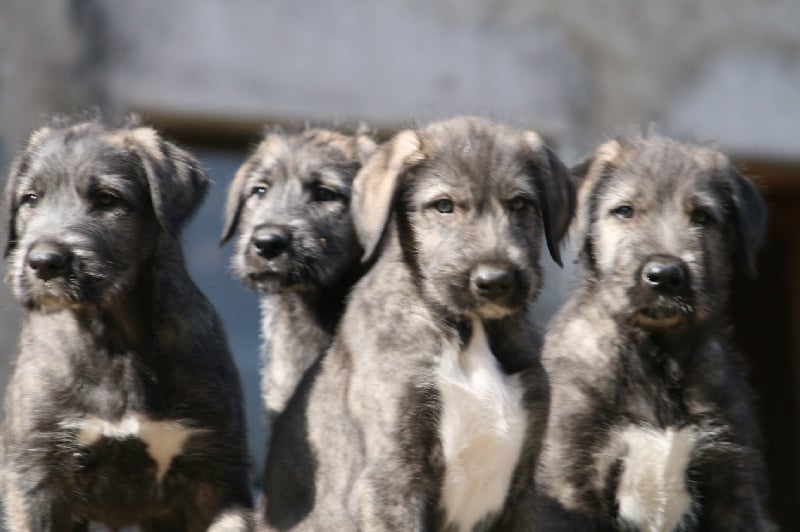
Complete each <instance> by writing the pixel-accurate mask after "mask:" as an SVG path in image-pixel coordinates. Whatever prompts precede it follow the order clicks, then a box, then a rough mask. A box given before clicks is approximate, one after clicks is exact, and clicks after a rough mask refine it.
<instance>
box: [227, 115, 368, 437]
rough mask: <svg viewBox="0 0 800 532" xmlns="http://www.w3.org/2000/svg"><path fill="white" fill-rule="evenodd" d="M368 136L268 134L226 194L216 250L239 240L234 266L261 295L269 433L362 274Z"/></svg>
mask: <svg viewBox="0 0 800 532" xmlns="http://www.w3.org/2000/svg"><path fill="white" fill-rule="evenodd" d="M374 149H375V143H374V142H373V141H372V139H370V138H369V137H368V136H367V135H363V134H356V135H347V134H344V133H341V132H338V131H333V130H330V129H323V128H313V129H307V130H305V131H302V132H299V133H283V132H278V131H271V132H269V133H267V134H266V136H265V138H264V140H263V141H262V142H261V143H260V144H259V146H258V147H257V148H256V150H255V152H254V153H253V154H252V155H251V156H250V157H249V158H248V159H247V161H246V162H245V163H244V164H243V165H242V166H241V168H240V169H239V170H238V171H237V173H236V177H235V178H234V180H233V182H232V183H231V186H230V189H229V191H228V201H227V206H226V209H225V224H224V225H225V227H224V229H223V234H222V239H221V241H222V243H225V242H227V241H228V240H229V239H230V238H232V237H233V235H234V233H236V232H237V231H238V233H239V238H238V239H237V241H236V251H235V254H234V257H233V267H234V269H235V271H236V273H237V274H238V275H239V277H240V279H241V280H242V282H244V283H245V284H246V285H248V286H250V287H253V288H255V289H256V290H258V291H259V292H260V293H261V314H262V316H261V317H262V325H261V335H262V338H263V342H264V343H263V345H262V349H261V354H262V358H263V360H264V363H265V367H264V370H263V377H262V397H263V402H264V406H265V407H266V410H267V418H268V421H269V422H270V424H271V423H272V421H273V420H274V418H275V417H276V416H277V415H278V414H279V413H280V412H281V411H283V408H284V406H285V405H286V401H288V400H289V397H291V395H292V393H293V392H294V389H295V387H296V386H297V383H298V382H299V381H300V379H301V378H302V376H303V374H304V373H305V371H306V370H307V369H308V367H309V366H311V364H312V363H313V362H314V360H316V359H317V357H319V355H320V354H321V353H322V352H323V351H324V350H325V349H327V348H328V346H329V345H330V343H331V339H332V338H333V332H334V330H335V328H336V325H337V323H338V322H339V319H340V318H341V315H342V313H343V312H344V304H345V298H346V296H347V294H348V293H349V292H350V289H351V288H352V286H353V284H354V283H355V282H356V281H357V280H358V278H359V277H360V275H361V274H362V273H363V270H364V268H363V267H362V266H361V264H360V259H361V254H362V249H361V246H360V245H359V243H358V239H357V238H356V234H355V229H354V228H353V221H352V218H351V214H350V190H351V187H352V182H353V178H354V177H355V175H356V172H358V170H359V169H360V168H361V165H362V163H363V162H364V160H365V159H366V158H367V157H369V155H370V154H371V153H372V152H373V151H374Z"/></svg>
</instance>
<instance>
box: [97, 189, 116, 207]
mask: <svg viewBox="0 0 800 532" xmlns="http://www.w3.org/2000/svg"><path fill="white" fill-rule="evenodd" d="M118 203H119V198H118V197H117V196H115V195H114V194H111V193H109V192H100V193H98V194H97V195H95V197H94V204H95V206H97V207H100V208H103V209H107V208H109V207H113V206H114V205H117V204H118Z"/></svg>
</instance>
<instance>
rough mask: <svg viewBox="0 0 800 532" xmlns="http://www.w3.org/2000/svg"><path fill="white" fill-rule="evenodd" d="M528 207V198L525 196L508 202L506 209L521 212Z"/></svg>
mask: <svg viewBox="0 0 800 532" xmlns="http://www.w3.org/2000/svg"><path fill="white" fill-rule="evenodd" d="M528 205H530V201H529V200H528V198H526V197H525V196H517V197H516V198H514V199H512V200H511V201H510V202H509V204H508V208H509V209H511V210H512V211H521V210H524V209H525V208H526V207H527V206H528Z"/></svg>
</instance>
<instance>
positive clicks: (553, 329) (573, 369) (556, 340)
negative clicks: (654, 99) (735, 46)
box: [538, 135, 770, 531]
mask: <svg viewBox="0 0 800 532" xmlns="http://www.w3.org/2000/svg"><path fill="white" fill-rule="evenodd" d="M574 176H575V179H576V180H577V182H579V183H580V188H579V193H578V198H579V207H578V213H577V215H576V221H575V227H574V234H575V237H576V239H577V243H578V244H579V245H580V246H581V249H580V259H579V264H580V284H579V286H578V287H577V289H576V290H575V292H574V293H573V295H572V296H571V298H570V299H569V301H568V302H567V304H566V305H565V306H564V308H563V309H562V310H561V311H560V312H559V313H558V314H557V316H556V317H555V318H554V320H553V322H552V324H551V325H550V326H549V329H548V332H547V334H546V336H545V346H544V351H543V361H544V364H545V367H546V369H547V372H548V375H549V376H550V382H551V393H552V403H551V414H550V421H549V424H548V429H547V437H546V442H545V449H544V451H543V452H542V455H541V463H540V468H539V474H538V480H539V484H540V487H541V488H542V491H543V497H542V498H541V500H540V503H541V505H540V512H539V513H540V515H541V516H542V519H543V528H544V529H546V530H607V529H621V530H646V531H669V530H720V531H732V530H741V531H745V530H747V531H755V530H765V529H768V528H769V526H770V525H769V520H768V518H767V516H766V514H765V510H764V506H763V497H762V494H763V492H764V482H763V478H762V476H761V465H760V456H759V453H758V451H757V449H756V434H757V433H758V427H757V423H756V420H755V419H754V415H753V410H752V406H751V404H750V403H751V394H750V391H749V390H748V387H747V384H746V381H745V378H744V376H743V372H742V365H741V363H740V360H739V357H738V356H737V355H736V354H735V353H734V352H733V350H732V348H731V345H730V338H729V327H728V326H727V325H726V322H725V309H726V304H727V301H728V296H729V294H728V284H729V281H730V277H731V275H732V271H733V268H734V263H735V259H736V258H737V257H738V259H739V261H740V262H741V264H742V265H743V267H744V268H745V269H746V271H748V272H750V273H751V274H754V270H755V260H756V251H757V249H758V247H759V245H760V243H761V241H762V238H763V233H764V229H765V217H766V214H765V208H764V205H763V201H762V199H761V197H760V196H759V194H758V192H757V191H756V189H755V188H754V186H753V185H752V183H750V182H749V181H748V180H747V179H745V178H744V177H742V176H741V175H739V174H738V173H737V172H736V170H735V169H734V168H733V166H732V165H731V163H730V161H729V160H728V159H727V158H726V157H725V156H724V155H723V154H722V153H720V152H719V151H716V150H715V149H712V148H709V147H704V146H697V145H691V144H685V143H681V142H678V141H675V140H670V139H667V138H662V137H658V136H655V135H630V136H627V137H621V138H619V139H617V140H612V141H609V142H608V143H606V144H604V145H603V146H601V147H600V148H599V149H598V150H597V151H596V153H595V154H594V155H593V156H591V157H590V158H588V159H587V160H586V161H584V162H583V163H582V164H580V165H578V166H577V167H576V168H575V169H574Z"/></svg>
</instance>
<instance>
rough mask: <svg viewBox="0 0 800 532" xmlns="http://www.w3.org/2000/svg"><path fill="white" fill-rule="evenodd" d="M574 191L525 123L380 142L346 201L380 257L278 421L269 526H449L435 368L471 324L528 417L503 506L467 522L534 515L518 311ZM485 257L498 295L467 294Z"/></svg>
mask: <svg viewBox="0 0 800 532" xmlns="http://www.w3.org/2000/svg"><path fill="white" fill-rule="evenodd" d="M441 199H449V200H452V204H451V206H452V207H453V212H452V213H446V212H439V211H438V209H444V211H447V210H448V209H449V206H448V205H447V204H446V203H439V200H441ZM573 199H574V195H573V193H572V189H571V186H570V183H569V180H568V178H567V174H566V169H565V168H564V167H563V165H562V164H561V163H560V161H558V159H557V158H556V157H555V156H554V155H553V153H552V152H551V151H550V150H549V149H547V148H546V147H545V146H544V145H543V144H542V143H541V140H540V139H539V137H538V136H537V135H536V134H535V133H532V132H522V131H517V130H514V129H511V128H508V127H505V126H502V125H499V124H495V123H492V122H489V121H486V120H482V119H477V118H457V119H452V120H448V121H444V122H439V123H435V124H432V125H430V126H428V127H425V128H422V129H419V130H416V131H411V130H407V131H404V132H401V133H399V134H398V135H396V136H395V137H394V139H393V140H391V141H389V142H388V143H387V144H386V145H384V146H382V147H381V148H379V150H378V152H376V154H375V155H373V157H372V158H371V159H370V161H369V162H368V164H367V165H366V166H365V167H364V168H363V169H362V170H361V172H360V173H359V175H358V176H357V177H356V180H355V183H354V200H353V201H354V205H355V208H354V213H353V215H354V219H355V224H356V229H357V231H358V233H359V238H360V239H361V242H362V244H363V246H364V248H365V250H366V257H367V260H370V259H371V258H372V257H377V258H376V262H375V264H374V266H373V267H372V269H371V270H370V271H369V272H368V273H367V274H366V275H365V276H364V277H363V278H362V279H361V281H359V282H358V283H357V284H356V286H355V287H354V289H353V292H352V293H351V299H350V301H349V303H348V306H347V309H346V311H345V315H344V317H343V318H342V321H341V323H340V327H339V331H338V333H337V336H336V338H335V340H334V343H333V345H332V347H331V349H330V350H329V351H328V352H327V354H326V355H325V356H324V357H322V358H321V359H320V360H319V361H318V362H317V363H316V364H315V365H314V366H313V368H312V370H311V371H309V372H308V373H307V374H306V376H305V378H304V380H303V382H302V383H301V385H300V386H299V387H298V390H297V393H296V394H295V395H294V396H293V397H292V400H291V401H290V403H289V405H288V407H287V410H286V411H285V413H284V415H283V416H281V417H280V418H279V419H278V420H277V422H276V424H275V427H274V434H273V444H272V445H273V446H272V450H271V452H270V455H269V458H268V463H267V466H266V472H265V488H264V489H265V504H264V508H263V509H262V511H263V514H262V516H261V517H262V519H263V520H264V523H265V526H267V527H268V528H271V529H277V530H287V529H293V528H296V529H301V530H356V529H358V530H438V529H442V528H444V527H445V525H446V523H445V516H444V513H443V511H442V508H441V502H442V501H441V490H442V482H443V478H444V476H445V474H446V471H445V470H444V462H443V459H444V457H443V453H442V445H441V442H440V437H439V422H440V420H439V416H440V413H441V411H440V410H441V407H442V404H441V397H440V385H441V382H440V380H439V378H440V377H439V375H440V373H439V369H438V368H439V367H440V366H441V365H442V364H443V363H444V362H451V363H456V364H457V363H458V359H459V353H460V352H462V351H463V349H464V348H465V346H466V345H467V344H468V343H469V341H470V338H471V334H472V331H471V323H473V322H472V321H471V320H478V321H475V322H474V323H479V322H481V323H482V324H483V326H484V328H485V330H486V332H487V336H488V342H489V345H490V347H491V351H492V353H493V354H494V359H492V361H491V362H492V364H494V366H495V367H496V368H498V369H499V370H500V374H504V379H505V381H504V382H506V385H507V386H510V385H509V384H508V382H510V381H511V380H514V381H515V382H517V381H518V382H519V383H520V388H521V390H522V395H521V399H520V401H521V405H522V407H523V412H524V416H525V417H526V420H527V424H526V429H527V431H526V433H525V438H524V439H523V440H522V442H523V443H522V449H521V451H520V453H519V455H518V456H514V457H512V459H513V460H515V462H512V465H514V464H516V467H515V469H514V470H513V471H512V473H513V476H512V477H511V480H510V485H509V488H508V492H507V493H508V495H507V497H506V498H505V502H504V507H503V508H501V512H499V513H497V514H491V513H490V514H483V515H482V520H481V521H480V522H479V523H478V527H477V528H481V529H485V528H492V527H494V528H496V529H498V530H526V529H528V528H529V527H530V526H531V524H532V518H531V515H530V509H531V506H532V505H531V501H530V499H529V496H530V495H531V492H532V489H533V479H532V478H531V477H532V471H533V465H532V464H533V461H534V460H535V457H536V455H537V454H538V450H539V446H540V441H541V433H542V431H543V429H544V425H545V423H546V415H547V396H548V393H547V383H546V379H545V375H544V372H543V371H542V368H541V365H540V363H539V358H538V346H539V337H538V334H537V332H536V331H535V329H534V328H533V327H532V325H531V324H530V323H529V321H528V317H527V312H526V311H527V309H528V306H529V304H530V302H531V301H532V300H533V299H534V298H535V297H536V296H537V294H538V292H539V289H540V285H541V282H542V279H541V270H540V265H539V255H540V246H541V240H542V237H543V236H544V237H546V239H547V243H548V245H549V247H550V250H551V253H552V255H553V257H554V259H555V260H556V261H558V260H559V254H558V242H559V239H560V238H561V236H562V235H563V233H564V231H565V230H566V227H567V225H568V222H569V218H570V216H571V213H572V205H573ZM437 205H438V207H437ZM487 265H492V266H495V267H498V268H506V269H507V271H509V272H511V274H512V276H513V288H512V289H511V290H509V291H508V292H506V293H505V294H504V295H503V296H502V297H498V298H496V299H491V298H485V297H483V296H481V295H479V294H478V293H476V288H475V275H476V272H478V271H481V268H484V267H486V266H487ZM448 357H449V358H448ZM445 359H447V360H445ZM495 371H497V370H495ZM487 423H490V421H488V420H487ZM497 458H498V459H502V458H507V457H497ZM493 459H494V457H493V458H491V460H493ZM501 504H502V500H501Z"/></svg>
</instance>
